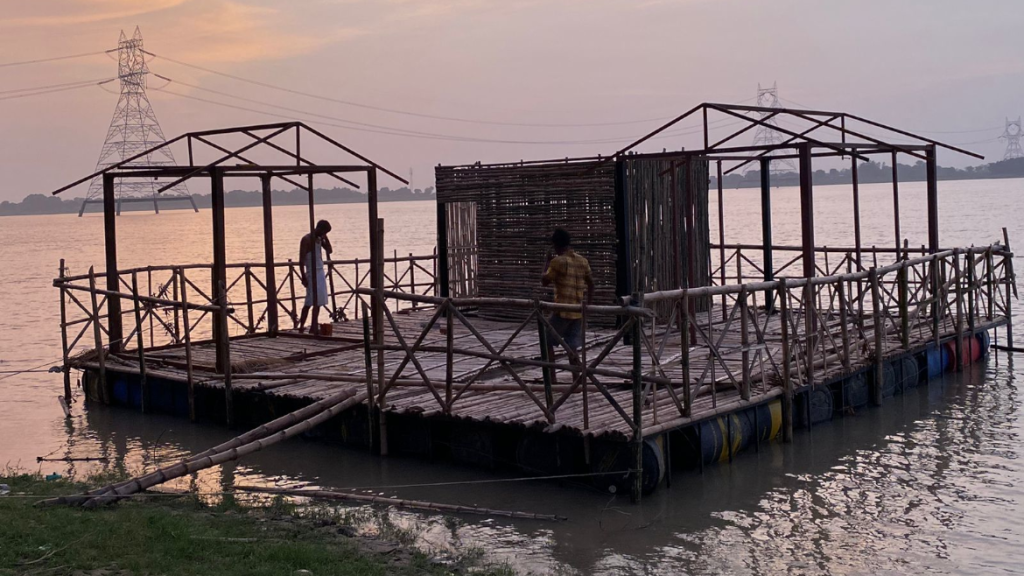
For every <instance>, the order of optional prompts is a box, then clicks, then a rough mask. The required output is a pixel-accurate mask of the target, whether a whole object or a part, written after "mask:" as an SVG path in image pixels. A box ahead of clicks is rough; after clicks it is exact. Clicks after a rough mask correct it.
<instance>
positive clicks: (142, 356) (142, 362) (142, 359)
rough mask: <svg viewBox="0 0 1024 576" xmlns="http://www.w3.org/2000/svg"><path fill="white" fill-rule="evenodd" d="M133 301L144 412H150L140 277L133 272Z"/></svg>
mask: <svg viewBox="0 0 1024 576" xmlns="http://www.w3.org/2000/svg"><path fill="white" fill-rule="evenodd" d="M132 303H133V304H134V308H135V346H136V348H138V354H139V386H140V387H141V388H140V390H141V393H142V412H143V413H144V414H145V413H146V412H149V386H147V382H146V347H145V345H144V344H143V341H142V310H141V307H140V306H139V277H138V274H137V273H135V272H132Z"/></svg>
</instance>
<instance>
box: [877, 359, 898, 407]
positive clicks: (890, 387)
mask: <svg viewBox="0 0 1024 576" xmlns="http://www.w3.org/2000/svg"><path fill="white" fill-rule="evenodd" d="M894 364H895V362H882V398H892V397H893V396H895V395H896V394H897V392H903V390H898V388H899V379H900V374H897V372H896V370H897V368H898V367H897V366H895V365H894ZM871 376H872V379H874V378H877V373H876V372H875V371H874V370H872V371H871Z"/></svg>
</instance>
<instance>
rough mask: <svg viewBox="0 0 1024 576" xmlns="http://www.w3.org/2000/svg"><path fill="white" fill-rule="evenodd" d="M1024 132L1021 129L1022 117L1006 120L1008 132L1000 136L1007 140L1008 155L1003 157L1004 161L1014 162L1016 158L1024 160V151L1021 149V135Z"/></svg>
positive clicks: (1005, 131)
mask: <svg viewBox="0 0 1024 576" xmlns="http://www.w3.org/2000/svg"><path fill="white" fill-rule="evenodd" d="M1022 132H1024V130H1022V129H1021V122H1020V116H1018V117H1017V119H1016V120H1010V119H1009V118H1007V119H1006V130H1004V131H1003V135H1002V136H1000V138H1002V139H1003V140H1006V154H1004V155H1003V160H1013V159H1014V158H1024V150H1022V149H1021V147H1020V139H1021V135H1022V134H1021V133H1022Z"/></svg>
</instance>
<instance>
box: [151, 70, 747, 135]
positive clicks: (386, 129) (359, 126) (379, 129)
mask: <svg viewBox="0 0 1024 576" xmlns="http://www.w3.org/2000/svg"><path fill="white" fill-rule="evenodd" d="M154 75H155V76H157V77H159V78H161V79H163V80H170V79H169V78H167V77H166V76H161V75H157V74H154ZM179 83H180V82H179ZM200 89H202V90H207V91H211V92H214V93H216V94H219V95H223V96H227V97H230V98H237V99H241V100H245V101H248V102H253V103H256V104H260V105H264V106H269V107H272V108H278V109H282V110H286V111H289V112H293V113H297V114H302V115H306V116H312V117H315V118H320V119H322V120H316V122H317V123H319V124H322V125H325V126H332V127H335V128H342V129H346V130H355V131H359V132H370V133H374V134H385V135H390V136H405V137H410V138H421V139H427V140H447V141H454V142H474V143H488V144H554V145H574V144H577V145H578V144H613V143H621V142H630V141H633V140H635V139H636V136H623V137H616V138H598V139H589V140H509V139H492V138H478V137H473V136H459V135H452V134H440V133H433V132H421V131H416V130H405V129H403V128H394V127H390V126H381V125H376V124H368V123H365V122H356V121H352V120H347V119H345V118H338V117H335V116H328V115H326V114H319V113H316V112H309V111H305V110H300V109H297V108H290V107H287V106H280V105H277V104H272V103H269V102H264V101H261V100H255V99H251V98H246V97H240V96H235V95H232V94H228V93H226V92H219V91H214V90H210V89H203V88H200ZM153 90H155V91H157V92H162V93H165V94H170V95H172V96H177V97H179V98H186V99H189V100H196V101H199V102H205V103H207V104H213V105H215V106H221V107H225V108H232V109H235V110H241V111H244V112H253V113H256V114H263V115H266V116H271V117H275V118H284V119H288V120H293V119H294V117H293V116H289V115H285V114H278V113H275V112H268V111H266V110H258V109H255V108H249V107H247V106H239V105H235V104H230V103H227V102H221V101H217V100H210V99H207V98H202V97H199V96H193V95H190V94H183V93H181V92H174V91H172V90H167V89H166V88H153ZM324 120H333V121H335V122H344V123H346V125H340V124H334V123H332V122H325V121H324ZM741 122H742V121H737V122H734V123H731V124H726V125H723V126H729V125H735V124H738V123H741ZM700 130H701V129H700V128H696V129H695V130H690V131H677V132H672V133H665V134H663V135H661V136H659V137H658V138H668V137H674V136H681V135H686V134H695V133H697V132H699V131H700Z"/></svg>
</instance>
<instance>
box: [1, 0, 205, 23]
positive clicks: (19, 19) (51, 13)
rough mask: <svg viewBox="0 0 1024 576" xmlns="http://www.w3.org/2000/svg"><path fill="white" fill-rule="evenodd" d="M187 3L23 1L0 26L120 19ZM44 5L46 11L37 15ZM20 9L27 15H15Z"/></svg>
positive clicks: (153, 0) (171, 0) (164, 0)
mask: <svg viewBox="0 0 1024 576" xmlns="http://www.w3.org/2000/svg"><path fill="white" fill-rule="evenodd" d="M187 2H189V0H148V1H147V2H137V1H132V0H65V1H63V2H52V3H51V2H45V3H44V2H25V3H23V4H22V5H21V6H19V7H17V8H15V9H14V10H10V11H8V12H7V13H8V14H11V13H13V14H14V16H8V17H5V18H0V27H3V28H13V27H55V26H56V27H59V26H73V25H82V24H91V23H96V22H104V21H108V20H117V19H120V18H131V17H138V16H142V15H145V14H151V13H153V12H160V11H163V10H167V9H170V8H174V7H176V6H180V5H182V4H185V3H187ZM41 8H45V11H46V12H48V14H36V13H35V12H37V11H41V10H40V9H41ZM19 11H24V12H26V15H24V16H19V15H17V14H18V13H19Z"/></svg>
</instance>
